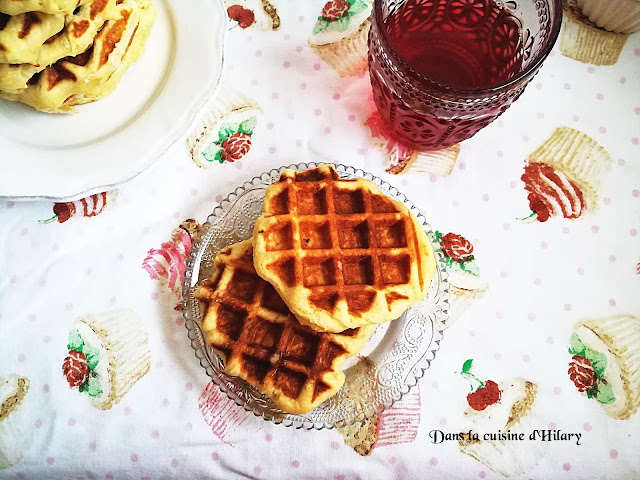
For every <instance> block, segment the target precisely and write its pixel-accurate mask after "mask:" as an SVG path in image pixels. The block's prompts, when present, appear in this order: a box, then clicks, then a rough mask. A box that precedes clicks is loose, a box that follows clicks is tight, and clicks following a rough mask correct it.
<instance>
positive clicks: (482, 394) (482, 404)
mask: <svg viewBox="0 0 640 480" xmlns="http://www.w3.org/2000/svg"><path fill="white" fill-rule="evenodd" d="M501 396H502V392H501V391H500V389H499V388H498V384H497V383H496V382H494V381H493V380H487V381H486V383H485V384H484V386H483V387H481V388H479V389H478V390H476V391H475V392H471V393H470V394H469V395H467V402H469V406H470V407H471V408H473V409H474V410H477V411H480V410H484V409H485V408H487V407H488V406H489V405H493V404H494V403H497V402H499V401H500V397H501Z"/></svg>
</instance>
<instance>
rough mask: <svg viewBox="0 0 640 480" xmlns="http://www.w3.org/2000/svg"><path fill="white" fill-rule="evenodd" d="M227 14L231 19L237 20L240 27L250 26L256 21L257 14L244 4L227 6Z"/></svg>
mask: <svg viewBox="0 0 640 480" xmlns="http://www.w3.org/2000/svg"><path fill="white" fill-rule="evenodd" d="M227 15H228V16H229V18H230V19H231V20H235V21H236V22H238V25H240V28H249V27H250V26H251V25H253V24H254V22H255V21H256V16H255V14H254V13H253V12H252V11H251V10H249V9H248V8H244V7H243V6H242V5H231V6H230V7H229V8H227Z"/></svg>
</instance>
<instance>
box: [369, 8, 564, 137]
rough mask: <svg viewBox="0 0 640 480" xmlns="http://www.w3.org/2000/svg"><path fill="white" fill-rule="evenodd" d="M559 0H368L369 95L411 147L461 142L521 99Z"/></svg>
mask: <svg viewBox="0 0 640 480" xmlns="http://www.w3.org/2000/svg"><path fill="white" fill-rule="evenodd" d="M561 22H562V0H516V1H498V0H375V2H374V7H373V17H372V21H371V31H370V33H369V74H370V77H371V85H372V87H373V98H374V101H375V104H376V107H377V109H378V111H379V112H380V115H381V116H382V119H383V121H384V123H385V124H386V125H387V127H388V128H389V132H388V133H389V134H390V135H391V136H392V137H394V138H395V139H396V140H398V141H399V142H401V143H404V144H405V145H407V146H409V147H411V148H413V149H417V150H435V149H440V148H445V147H448V146H450V145H453V144H456V143H458V142H461V141H462V140H466V139H468V138H470V137H472V136H473V135H475V134H476V133H477V132H478V131H479V130H481V129H482V128H484V127H486V126H487V125H488V124H489V123H491V122H492V121H494V120H495V119H496V118H497V117H498V116H500V115H501V114H502V113H503V112H504V111H505V110H506V109H507V108H509V106H510V105H511V103H513V102H514V101H515V100H517V99H518V97H519V96H520V95H521V94H522V92H523V91H524V89H525V87H526V86H527V84H528V83H529V81H530V80H531V79H532V78H533V77H534V76H535V74H536V73H537V72H538V70H539V69H540V67H541V66H542V63H543V62H544V60H545V59H546V58H547V56H548V54H549V52H550V51H551V49H552V48H553V45H554V43H555V41H556V39H557V38H558V34H559V32H560V25H561Z"/></svg>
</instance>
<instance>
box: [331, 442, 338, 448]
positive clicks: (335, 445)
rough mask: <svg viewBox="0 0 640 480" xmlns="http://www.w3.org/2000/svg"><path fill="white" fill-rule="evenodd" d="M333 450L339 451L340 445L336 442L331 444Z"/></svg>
mask: <svg viewBox="0 0 640 480" xmlns="http://www.w3.org/2000/svg"><path fill="white" fill-rule="evenodd" d="M331 448H332V449H333V450H338V448H340V444H339V443H338V442H336V441H333V442H331Z"/></svg>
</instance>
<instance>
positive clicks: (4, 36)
mask: <svg viewBox="0 0 640 480" xmlns="http://www.w3.org/2000/svg"><path fill="white" fill-rule="evenodd" d="M119 16H120V9H118V8H117V7H116V0H92V1H91V3H87V4H86V5H84V6H82V7H80V8H78V11H77V12H76V13H74V14H70V15H50V14H46V13H40V12H29V13H23V14H21V15H16V16H13V17H9V16H6V15H1V14H0V63H1V64H3V65H2V67H4V70H7V65H6V64H31V66H33V67H40V68H39V69H38V70H36V71H40V70H42V69H44V68H45V67H46V66H48V65H51V64H52V63H55V62H57V61H58V60H60V59H62V58H64V57H69V56H72V57H73V56H76V55H79V54H81V53H83V52H84V51H86V50H87V48H89V47H90V46H91V44H92V43H93V41H94V38H95V36H96V34H97V33H98V31H100V29H101V28H102V27H103V25H104V24H105V22H106V21H107V20H115V19H117V18H118V17H119ZM10 71H11V70H9V72H10ZM34 73H35V72H34ZM3 76H6V73H4V72H1V71H0V89H2V90H7V88H6V87H3V83H4V82H2V81H1V79H2V77H3ZM25 86H26V82H25V84H23V85H22V87H21V88H24V87H25Z"/></svg>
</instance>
